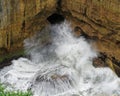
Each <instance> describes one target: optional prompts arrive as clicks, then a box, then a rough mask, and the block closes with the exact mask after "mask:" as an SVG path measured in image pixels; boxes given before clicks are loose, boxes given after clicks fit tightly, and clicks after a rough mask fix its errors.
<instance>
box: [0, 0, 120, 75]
mask: <svg viewBox="0 0 120 96" xmlns="http://www.w3.org/2000/svg"><path fill="white" fill-rule="evenodd" d="M54 12H58V13H60V14H62V15H63V16H64V17H65V18H66V19H67V20H69V21H71V22H72V23H71V24H72V27H73V28H74V29H75V31H76V33H77V35H80V34H82V35H84V36H85V37H87V38H88V39H92V40H93V41H95V42H94V44H95V46H96V48H97V49H98V51H99V52H100V53H102V54H104V56H103V57H102V59H98V60H96V62H98V61H100V60H103V59H104V63H106V64H107V66H110V67H111V68H112V69H113V70H114V68H115V71H116V70H117V73H118V74H120V67H118V66H120V1H119V0H0V54H4V52H11V51H12V50H15V49H18V48H20V47H21V46H22V42H23V40H24V39H25V38H26V37H29V36H32V35H33V34H34V32H37V31H38V30H41V29H42V28H43V27H44V26H45V25H47V24H48V21H47V18H48V17H49V16H50V15H51V14H53V13H54ZM104 57H105V58H104ZM104 63H103V64H104ZM101 66H103V65H101ZM105 66H106V65H105ZM118 70H119V71H118Z"/></svg>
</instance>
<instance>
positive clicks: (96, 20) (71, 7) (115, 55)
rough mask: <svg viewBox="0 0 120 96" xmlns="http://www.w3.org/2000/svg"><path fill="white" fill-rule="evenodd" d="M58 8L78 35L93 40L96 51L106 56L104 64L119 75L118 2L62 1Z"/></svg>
mask: <svg viewBox="0 0 120 96" xmlns="http://www.w3.org/2000/svg"><path fill="white" fill-rule="evenodd" d="M60 6H61V8H62V13H63V14H64V15H65V16H66V18H67V19H69V20H70V21H71V22H73V23H74V24H73V23H72V24H73V26H74V27H76V29H77V30H78V31H80V32H79V33H80V34H83V35H85V36H86V37H87V38H90V39H93V40H95V45H96V47H97V49H98V50H99V51H100V52H101V53H102V54H104V55H105V56H106V58H104V59H106V60H105V63H106V64H108V66H111V65H112V66H111V68H112V69H113V68H114V67H115V69H116V72H117V73H119V72H118V70H119V68H118V67H117V65H118V66H120V19H119V18H120V1H119V0H62V1H61V5H60ZM114 63H116V64H117V65H114ZM113 70H114V69H113Z"/></svg>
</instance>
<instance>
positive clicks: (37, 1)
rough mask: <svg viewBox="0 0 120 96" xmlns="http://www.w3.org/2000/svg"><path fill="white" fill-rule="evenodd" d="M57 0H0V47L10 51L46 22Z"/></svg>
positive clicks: (18, 46) (2, 50)
mask: <svg viewBox="0 0 120 96" xmlns="http://www.w3.org/2000/svg"><path fill="white" fill-rule="evenodd" d="M56 4H57V0H0V49H1V52H0V53H1V54H2V53H4V51H8V52H9V51H12V50H15V49H18V48H20V47H21V46H22V42H23V40H24V39H25V38H26V37H28V36H30V35H32V34H33V33H34V32H36V31H37V30H40V29H41V28H42V27H43V26H45V25H46V24H47V21H46V18H47V17H48V16H49V15H50V14H52V13H53V12H54V11H55V10H56Z"/></svg>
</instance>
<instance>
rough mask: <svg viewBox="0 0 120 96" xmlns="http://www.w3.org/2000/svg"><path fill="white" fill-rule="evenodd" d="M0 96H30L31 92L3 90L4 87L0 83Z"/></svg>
mask: <svg viewBox="0 0 120 96" xmlns="http://www.w3.org/2000/svg"><path fill="white" fill-rule="evenodd" d="M0 96H32V93H31V92H30V91H28V92H21V91H17V92H14V91H5V87H3V85H2V84H0Z"/></svg>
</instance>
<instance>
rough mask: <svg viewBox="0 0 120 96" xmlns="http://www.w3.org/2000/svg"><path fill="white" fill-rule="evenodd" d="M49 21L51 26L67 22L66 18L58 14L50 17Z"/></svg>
mask: <svg viewBox="0 0 120 96" xmlns="http://www.w3.org/2000/svg"><path fill="white" fill-rule="evenodd" d="M47 20H48V21H49V22H50V23H51V24H57V23H61V22H63V21H64V20H65V18H64V17H63V16H62V15H60V14H58V13H54V14H52V15H50V16H49V17H48V18H47Z"/></svg>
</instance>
